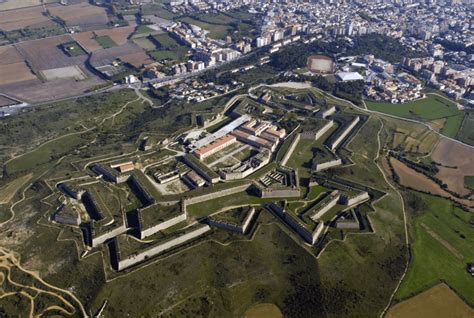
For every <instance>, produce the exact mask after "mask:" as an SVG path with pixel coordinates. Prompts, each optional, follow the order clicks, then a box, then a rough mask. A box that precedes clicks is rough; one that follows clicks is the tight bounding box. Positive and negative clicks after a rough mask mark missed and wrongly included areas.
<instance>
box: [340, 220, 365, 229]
mask: <svg viewBox="0 0 474 318" xmlns="http://www.w3.org/2000/svg"><path fill="white" fill-rule="evenodd" d="M359 227H360V226H359V223H358V222H356V221H354V222H337V223H336V228H338V229H349V230H358V229H359Z"/></svg>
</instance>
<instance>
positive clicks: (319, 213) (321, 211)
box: [311, 194, 341, 221]
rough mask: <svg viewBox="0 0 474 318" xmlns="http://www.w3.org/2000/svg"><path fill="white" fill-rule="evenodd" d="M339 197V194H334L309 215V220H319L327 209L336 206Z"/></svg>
mask: <svg viewBox="0 0 474 318" xmlns="http://www.w3.org/2000/svg"><path fill="white" fill-rule="evenodd" d="M340 198H341V195H340V194H338V195H336V196H335V197H334V198H333V199H332V200H331V201H329V202H328V203H327V204H326V205H325V206H323V207H321V208H320V209H319V210H318V211H316V213H315V214H314V215H313V216H311V220H313V221H317V220H319V219H320V218H321V217H322V216H323V215H324V214H326V213H327V212H328V211H329V210H331V209H332V208H333V207H335V206H336V204H337V202H338V201H339V199H340Z"/></svg>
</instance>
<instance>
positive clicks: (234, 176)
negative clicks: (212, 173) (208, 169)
mask: <svg viewBox="0 0 474 318" xmlns="http://www.w3.org/2000/svg"><path fill="white" fill-rule="evenodd" d="M270 158H271V157H270V156H268V158H266V159H265V160H263V161H262V163H261V164H260V165H259V166H258V167H255V168H249V169H247V170H245V171H242V172H229V173H226V172H223V171H222V170H221V171H219V175H220V176H221V178H222V179H224V180H238V179H243V178H246V177H248V176H249V175H251V174H252V173H254V172H255V171H257V170H259V169H261V168H263V167H264V166H265V165H267V164H268V163H269V162H270Z"/></svg>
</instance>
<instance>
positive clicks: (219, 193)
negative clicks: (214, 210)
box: [184, 183, 251, 205]
mask: <svg viewBox="0 0 474 318" xmlns="http://www.w3.org/2000/svg"><path fill="white" fill-rule="evenodd" d="M250 185H251V183H246V184H243V185H240V186H237V187H234V188H230V189H225V190H220V191H215V192H213V193H208V194H204V195H201V196H198V197H194V198H188V199H185V200H184V204H185V205H189V204H195V203H201V202H204V201H208V200H212V199H217V198H221V197H225V196H227V195H231V194H235V193H239V192H242V191H245V190H247V189H248V188H249V187H250Z"/></svg>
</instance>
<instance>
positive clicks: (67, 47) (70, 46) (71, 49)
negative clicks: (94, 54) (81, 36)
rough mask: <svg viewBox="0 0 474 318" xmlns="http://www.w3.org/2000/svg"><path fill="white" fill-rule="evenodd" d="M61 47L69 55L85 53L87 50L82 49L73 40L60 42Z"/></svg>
mask: <svg viewBox="0 0 474 318" xmlns="http://www.w3.org/2000/svg"><path fill="white" fill-rule="evenodd" d="M61 47H62V48H63V50H64V51H65V52H66V53H67V54H68V55H69V56H81V55H87V52H86V51H84V50H83V49H82V47H80V46H79V44H77V42H75V41H73V42H67V43H63V44H61Z"/></svg>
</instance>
